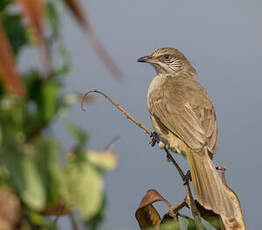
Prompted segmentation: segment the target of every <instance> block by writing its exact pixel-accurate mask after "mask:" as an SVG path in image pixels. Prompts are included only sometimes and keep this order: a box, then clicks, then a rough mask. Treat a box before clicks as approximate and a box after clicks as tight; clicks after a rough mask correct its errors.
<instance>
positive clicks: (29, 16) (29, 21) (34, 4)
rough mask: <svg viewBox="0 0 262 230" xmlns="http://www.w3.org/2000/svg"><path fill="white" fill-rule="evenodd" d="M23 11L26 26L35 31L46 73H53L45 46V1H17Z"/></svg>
mask: <svg viewBox="0 0 262 230" xmlns="http://www.w3.org/2000/svg"><path fill="white" fill-rule="evenodd" d="M16 1H17V3H18V4H19V5H20V7H21V10H22V16H23V18H24V21H25V24H26V25H27V26H29V27H30V29H31V30H32V31H33V33H34V35H35V37H36V39H37V45H38V49H39V55H40V58H41V61H42V64H43V68H44V71H45V73H46V74H47V75H48V74H50V73H51V64H50V60H49V56H48V51H47V47H46V44H45V38H44V30H43V18H44V15H45V5H44V2H43V0H16Z"/></svg>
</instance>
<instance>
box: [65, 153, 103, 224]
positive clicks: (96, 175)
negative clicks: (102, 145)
mask: <svg viewBox="0 0 262 230" xmlns="http://www.w3.org/2000/svg"><path fill="white" fill-rule="evenodd" d="M68 179H69V187H70V191H71V194H72V199H73V201H74V203H75V205H76V206H77V207H78V209H79V212H80V214H81V216H82V217H83V218H85V219H90V218H92V217H93V216H95V215H96V214H97V212H98V211H99V209H100V207H101V205H102V201H103V187H104V186H103V179H102V176H101V174H100V172H99V171H98V170H97V169H96V168H95V167H94V166H92V165H91V164H90V163H89V162H88V160H87V157H86V155H85V154H81V153H80V154H77V155H73V156H72V159H70V161H69V167H68Z"/></svg>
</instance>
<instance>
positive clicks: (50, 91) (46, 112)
mask: <svg viewBox="0 0 262 230" xmlns="http://www.w3.org/2000/svg"><path fill="white" fill-rule="evenodd" d="M59 88H60V87H59V85H58V84H56V83H54V82H51V81H46V82H44V83H43V85H42V89H41V97H42V98H41V99H42V104H41V107H40V113H41V114H42V116H43V119H44V120H46V121H49V120H51V119H52V118H53V116H54V115H55V111H56V101H57V95H58V90H59Z"/></svg>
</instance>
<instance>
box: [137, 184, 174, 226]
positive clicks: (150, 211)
mask: <svg viewBox="0 0 262 230" xmlns="http://www.w3.org/2000/svg"><path fill="white" fill-rule="evenodd" d="M156 201H162V202H164V203H165V204H166V205H167V206H168V207H169V208H171V207H172V206H171V204H170V203H169V202H168V201H167V200H166V199H164V198H163V197H162V196H161V195H160V194H159V193H158V192H157V191H156V190H153V189H150V190H148V191H147V193H146V195H145V196H144V197H143V198H142V200H141V202H140V205H139V207H138V209H137V210H136V219H137V221H138V223H139V226H140V228H141V229H147V228H150V227H157V226H159V224H160V221H161V218H160V215H159V213H158V212H157V210H156V209H155V207H154V206H153V203H154V202H156Z"/></svg>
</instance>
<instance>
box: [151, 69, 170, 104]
mask: <svg viewBox="0 0 262 230" xmlns="http://www.w3.org/2000/svg"><path fill="white" fill-rule="evenodd" d="M165 81H166V78H165V76H164V75H163V74H158V75H156V76H155V77H154V79H153V80H152V81H151V83H150V85H149V88H148V91H147V106H148V108H149V97H150V94H151V93H154V90H159V88H160V87H161V86H162V84H163V83H164V82H165Z"/></svg>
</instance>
